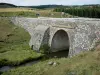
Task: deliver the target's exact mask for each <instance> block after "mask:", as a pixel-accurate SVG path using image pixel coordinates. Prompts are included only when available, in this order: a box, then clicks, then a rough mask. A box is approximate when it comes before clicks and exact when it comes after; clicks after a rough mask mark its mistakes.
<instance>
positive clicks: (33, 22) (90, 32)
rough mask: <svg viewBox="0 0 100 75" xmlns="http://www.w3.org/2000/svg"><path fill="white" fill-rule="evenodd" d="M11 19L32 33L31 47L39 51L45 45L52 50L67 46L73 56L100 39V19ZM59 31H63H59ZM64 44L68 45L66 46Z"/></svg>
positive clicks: (90, 47)
mask: <svg viewBox="0 0 100 75" xmlns="http://www.w3.org/2000/svg"><path fill="white" fill-rule="evenodd" d="M10 19H11V21H12V22H13V23H14V24H15V25H19V26H21V27H23V28H24V29H26V30H27V31H28V32H29V34H30V35H31V40H30V43H29V44H30V47H32V48H33V50H36V51H39V50H40V47H41V46H43V45H47V46H49V47H50V51H51V52H55V51H59V50H61V49H62V48H64V47H65V46H67V47H65V49H67V48H68V49H69V56H70V57H71V56H73V55H76V54H78V53H80V52H81V51H86V50H90V49H92V48H93V47H94V46H95V44H96V43H95V42H97V41H98V40H100V19H91V18H25V17H20V18H19V17H12V18H10ZM59 31H61V33H58V32H59ZM65 32H66V33H65ZM56 35H57V36H56ZM66 35H68V37H67V36H66ZM55 36H56V38H55ZM61 40H62V41H61ZM66 40H67V41H66ZM60 42H61V43H62V44H60ZM65 42H67V43H65ZM64 44H66V45H65V46H64ZM57 46H58V47H57ZM52 47H53V48H52ZM60 48H61V49H60ZM56 49H57V50H56Z"/></svg>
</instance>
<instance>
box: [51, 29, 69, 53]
mask: <svg viewBox="0 0 100 75" xmlns="http://www.w3.org/2000/svg"><path fill="white" fill-rule="evenodd" d="M69 46H70V44H69V37H68V33H67V32H66V31H65V30H63V29H60V30H57V31H56V32H55V34H54V35H53V38H52V41H51V51H52V52H57V51H62V50H68V53H69Z"/></svg>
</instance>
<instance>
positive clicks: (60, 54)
mask: <svg viewBox="0 0 100 75" xmlns="http://www.w3.org/2000/svg"><path fill="white" fill-rule="evenodd" d="M46 57H48V58H54V57H55V58H62V57H65V58H67V57H68V50H63V51H59V52H54V53H50V54H47V55H46ZM40 60H41V59H38V60H35V61H30V62H26V63H25V64H21V65H19V66H3V67H1V68H0V72H6V71H9V70H11V69H15V68H17V67H23V66H31V65H33V64H36V63H38V62H40Z"/></svg>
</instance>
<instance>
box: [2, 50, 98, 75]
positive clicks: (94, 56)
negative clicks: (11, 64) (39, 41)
mask: <svg viewBox="0 0 100 75" xmlns="http://www.w3.org/2000/svg"><path fill="white" fill-rule="evenodd" d="M50 61H53V62H56V63H59V64H57V65H56V66H53V65H48V62H50ZM2 75H100V49H99V50H95V51H88V52H83V53H81V54H79V55H77V56H74V57H73V58H52V59H49V60H46V61H42V62H39V63H37V64H34V65H33V66H27V67H19V68H16V69H13V70H10V71H8V72H5V73H3V74H2Z"/></svg>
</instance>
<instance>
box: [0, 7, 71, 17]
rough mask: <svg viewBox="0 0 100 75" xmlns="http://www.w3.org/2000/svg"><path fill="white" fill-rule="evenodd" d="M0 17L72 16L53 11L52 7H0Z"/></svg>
mask: <svg viewBox="0 0 100 75" xmlns="http://www.w3.org/2000/svg"><path fill="white" fill-rule="evenodd" d="M37 14H39V16H37ZM0 16H1V17H18V16H19V17H33V18H36V17H55V18H65V17H73V16H72V15H69V14H67V13H65V14H64V15H62V13H61V12H54V11H53V9H45V10H43V9H32V8H0Z"/></svg>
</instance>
